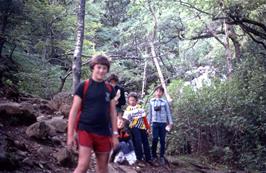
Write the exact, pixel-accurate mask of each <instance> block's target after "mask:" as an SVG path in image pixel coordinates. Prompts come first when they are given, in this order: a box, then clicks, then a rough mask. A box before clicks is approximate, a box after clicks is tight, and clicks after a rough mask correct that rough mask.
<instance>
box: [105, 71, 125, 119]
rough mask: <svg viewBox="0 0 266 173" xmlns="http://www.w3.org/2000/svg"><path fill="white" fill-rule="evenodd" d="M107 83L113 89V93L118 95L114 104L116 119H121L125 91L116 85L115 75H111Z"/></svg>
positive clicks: (116, 78) (116, 77)
mask: <svg viewBox="0 0 266 173" xmlns="http://www.w3.org/2000/svg"><path fill="white" fill-rule="evenodd" d="M108 82H109V83H110V84H111V85H112V86H113V87H114V89H115V92H116V93H117V94H118V95H120V97H119V99H118V101H117V104H116V112H117V116H118V117H120V118H121V117H122V114H123V111H122V106H124V105H125V104H126V98H125V91H124V88H122V87H121V86H119V85H118V82H119V79H118V76H117V75H115V74H111V75H110V77H109V78H108Z"/></svg>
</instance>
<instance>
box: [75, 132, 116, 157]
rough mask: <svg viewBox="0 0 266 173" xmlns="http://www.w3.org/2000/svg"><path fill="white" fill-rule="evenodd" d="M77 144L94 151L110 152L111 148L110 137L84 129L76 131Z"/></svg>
mask: <svg viewBox="0 0 266 173" xmlns="http://www.w3.org/2000/svg"><path fill="white" fill-rule="evenodd" d="M78 140H79V145H82V146H85V147H89V148H92V149H93V150H94V152H100V153H102V152H104V153H106V152H110V151H111V150H112V142H111V137H109V136H101V135H97V134H93V133H89V132H87V131H85V130H79V131H78Z"/></svg>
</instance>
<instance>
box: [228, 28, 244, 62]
mask: <svg viewBox="0 0 266 173" xmlns="http://www.w3.org/2000/svg"><path fill="white" fill-rule="evenodd" d="M229 37H230V39H231V40H232V42H233V44H234V47H235V58H236V60H237V62H240V58H241V48H240V47H241V46H240V43H239V41H238V40H237V35H236V31H235V29H234V27H233V26H232V27H231V32H230V34H229Z"/></svg>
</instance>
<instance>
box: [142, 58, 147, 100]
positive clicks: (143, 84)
mask: <svg viewBox="0 0 266 173" xmlns="http://www.w3.org/2000/svg"><path fill="white" fill-rule="evenodd" d="M147 66H148V61H147V58H146V56H144V69H143V79H142V89H141V98H143V97H144V95H145V87H146V83H147Z"/></svg>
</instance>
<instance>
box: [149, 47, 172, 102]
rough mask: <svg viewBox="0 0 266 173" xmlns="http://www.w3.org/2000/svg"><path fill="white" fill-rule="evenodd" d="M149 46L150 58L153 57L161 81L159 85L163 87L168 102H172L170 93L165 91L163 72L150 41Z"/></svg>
mask: <svg viewBox="0 0 266 173" xmlns="http://www.w3.org/2000/svg"><path fill="white" fill-rule="evenodd" d="M150 47H151V55H152V59H153V62H154V64H155V66H156V69H157V72H158V75H159V79H160V81H161V85H162V87H163V88H164V93H165V96H166V99H167V101H168V102H172V99H171V97H170V95H169V94H168V91H167V88H166V83H165V80H164V77H163V73H162V70H161V67H160V64H159V61H158V58H157V56H156V52H155V48H154V45H153V43H152V42H150Z"/></svg>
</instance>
